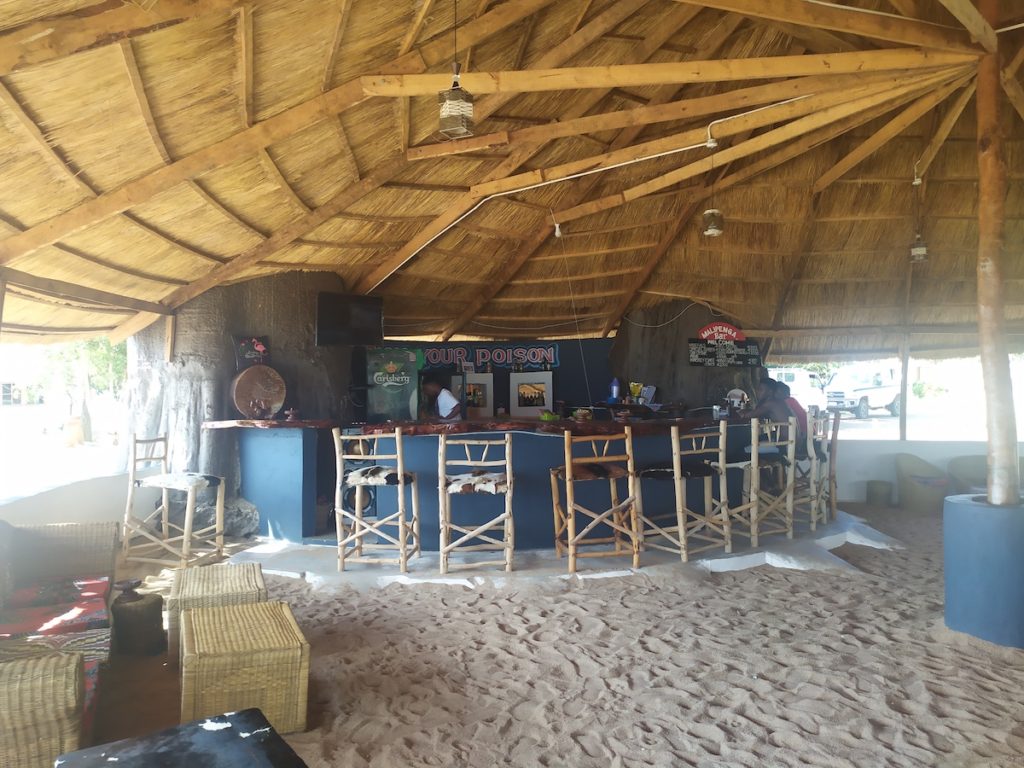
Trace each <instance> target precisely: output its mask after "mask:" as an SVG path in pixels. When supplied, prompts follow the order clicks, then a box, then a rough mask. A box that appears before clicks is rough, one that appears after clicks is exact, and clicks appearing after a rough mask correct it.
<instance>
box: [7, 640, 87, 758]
mask: <svg viewBox="0 0 1024 768" xmlns="http://www.w3.org/2000/svg"><path fill="white" fill-rule="evenodd" d="M82 704H83V687H82V654H80V653H50V654H45V655H41V656H26V657H25V658H16V659H14V660H11V661H6V662H3V663H0V765H2V766H3V767H4V768H45V767H46V766H50V765H53V761H54V758H56V757H57V756H58V755H60V754H61V753H62V752H67V751H69V750H73V749H78V745H79V743H80V738H81V730H82Z"/></svg>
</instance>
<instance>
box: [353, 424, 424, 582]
mask: <svg viewBox="0 0 1024 768" xmlns="http://www.w3.org/2000/svg"><path fill="white" fill-rule="evenodd" d="M333 433H334V453H335V458H336V462H337V470H338V483H337V487H336V488H335V492H334V513H335V519H336V520H337V526H338V570H339V571H344V570H345V563H346V561H348V560H351V561H353V562H358V563H398V566H399V568H400V569H401V571H402V573H405V572H407V571H408V569H409V558H410V557H415V556H416V555H418V554H419V553H420V502H419V493H418V491H417V488H416V475H415V473H412V472H406V471H405V459H404V458H403V454H402V430H401V429H397V428H396V429H395V431H394V432H389V433H388V434H385V435H342V434H341V429H339V428H337V427H335V428H334V430H333ZM391 439H393V440H394V441H395V452H394V453H383V452H381V450H380V441H381V440H391ZM346 462H348V464H347V465H346ZM385 485H390V486H394V487H395V488H396V490H397V492H398V509H397V510H396V511H395V512H392V513H391V514H382V513H381V512H380V509H379V503H380V500H379V499H378V509H377V510H376V515H374V516H372V517H368V516H366V514H365V510H366V507H367V495H368V494H367V492H366V490H367V488H368V487H371V486H385ZM346 487H348V488H354V489H355V505H354V506H355V508H354V509H353V510H348V509H345V505H344V491H345V488H346ZM406 487H408V488H409V489H410V495H411V497H412V517H411V518H410V517H409V515H408V513H407V508H406V503H405V489H406ZM370 552H383V553H389V552H391V553H395V554H396V555H397V556H396V557H386V556H385V557H370V556H368V555H367V553H370Z"/></svg>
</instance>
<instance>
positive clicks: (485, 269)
mask: <svg viewBox="0 0 1024 768" xmlns="http://www.w3.org/2000/svg"><path fill="white" fill-rule="evenodd" d="M1003 6H1004V8H1005V9H1006V11H1005V13H1004V19H1003V20H1002V21H1001V22H1000V24H999V25H998V26H997V29H1003V28H1005V27H1013V26H1015V25H1017V24H1019V23H1020V22H1022V21H1024V9H1021V8H1020V7H1019V3H1016V2H1009V1H1008V0H1004V3H1003ZM972 11H973V6H971V4H970V2H968V0H938V1H937V2H924V1H923V0H845V2H842V3H827V2H819V1H818V0H772V2H763V1H762V0H702V1H699V2H698V1H696V0H694V1H693V2H690V1H685V2H684V1H681V0H680V1H674V0H559V1H557V2H556V1H555V0H504V2H501V1H500V0H462V2H460V3H458V5H457V7H456V3H455V2H454V1H453V0H404V1H403V0H392V1H390V2H379V1H376V0H250V1H249V2H241V1H240V0H205V1H204V2H199V1H198V0H124V1H123V2H122V1H121V0H106V1H105V2H95V0H0V168H2V173H0V238H4V239H2V240H0V279H6V282H7V290H6V294H5V300H4V303H3V328H2V340H3V341H28V340H49V339H55V338H75V337H79V336H82V335H95V334H98V333H109V334H111V335H112V336H113V337H115V338H119V337H124V336H125V335H128V334H130V333H132V332H134V331H136V330H138V329H139V328H142V327H144V326H145V325H147V324H149V323H151V322H153V321H154V319H158V318H159V316H160V315H161V314H166V313H168V312H170V311H171V310H173V309H174V308H176V307H178V306H181V305H182V304H183V303H185V302H187V301H188V300H190V299H191V298H194V297H195V296H197V295H199V294H200V293H202V292H204V291H206V290H208V289H210V288H211V287H213V286H216V285H218V284H222V283H225V282H231V281H238V280H245V279H249V278H252V277H255V276H259V275H266V274H271V273H274V272H280V271H284V270H329V271H334V272H337V273H338V274H340V275H341V276H342V277H343V278H344V280H345V281H346V284H348V285H349V286H351V288H352V289H353V290H355V291H360V292H367V293H370V292H373V293H377V294H380V295H383V296H384V297H385V313H386V323H387V325H386V327H387V331H388V333H389V334H391V335H413V334H415V335H422V336H439V337H443V338H448V337H450V336H452V335H469V336H494V337H504V338H510V337H519V336H522V337H531V336H567V335H575V334H577V333H582V334H583V335H600V334H607V333H611V332H614V329H615V328H616V327H617V326H618V324H619V323H620V322H622V318H623V316H624V315H627V316H628V312H629V310H630V309H631V308H636V307H641V306H646V305H650V304H653V303H657V302H663V301H669V300H679V299H683V300H693V301H698V302H701V303H705V304H707V305H709V306H711V307H713V308H715V309H717V310H719V311H721V312H723V313H725V314H726V315H728V316H731V317H733V318H735V319H736V320H737V321H738V322H740V323H741V324H742V325H744V326H745V327H747V328H748V329H753V330H754V332H755V333H758V332H760V333H761V334H763V335H766V336H770V337H772V338H773V339H774V346H773V354H776V355H780V356H782V355H805V356H807V355H809V356H815V355H829V354H839V353H861V354H864V353H869V352H876V351H877V352H885V353H891V352H893V351H894V350H895V349H896V348H897V347H898V345H899V343H900V340H901V339H902V338H903V336H904V334H910V336H909V338H910V343H911V346H912V348H913V349H915V350H919V351H921V352H926V351H929V350H931V351H934V352H937V353H942V352H949V351H951V350H959V349H964V350H968V351H969V350H971V349H973V348H974V347H975V345H976V336H975V335H974V334H973V332H972V326H973V324H974V323H975V320H976V310H975V296H976V287H975V255H976V251H977V224H976V221H975V216H976V210H977V202H976V199H977V176H978V174H977V159H976V151H975V135H976V129H975V114H974V98H973V97H974V75H975V73H976V71H977V63H978V59H979V57H980V56H981V55H982V54H983V53H984V51H985V48H986V47H988V48H992V47H993V46H994V45H995V44H996V40H998V47H999V50H1000V53H1001V56H1002V67H1003V71H1002V74H1003V82H1004V91H1005V99H1004V103H1003V112H1002V123H1003V129H1004V136H1005V139H1006V141H1005V156H1006V162H1007V166H1008V168H1009V195H1008V198H1007V201H1006V215H1007V221H1006V261H1005V277H1006V281H1005V288H1006V302H1007V305H1006V315H1007V318H1008V320H1009V323H1010V329H1011V330H1012V331H1014V332H1016V331H1020V330H1021V329H1022V328H1024V263H1022V258H1021V253H1022V250H1024V185H1022V180H1024V162H1022V160H1024V123H1022V117H1024V88H1022V86H1021V82H1020V80H1019V79H1018V74H1019V72H1018V70H1019V69H1020V68H1021V64H1022V62H1024V47H1022V43H1024V29H1020V30H1014V29H1009V30H1006V31H1002V32H999V34H998V36H996V35H995V34H994V33H993V30H992V27H990V26H987V25H985V24H984V22H981V21H980V17H979V16H978V15H977V13H976V12H972ZM456 12H457V14H458V29H459V31H458V35H457V42H456V40H455V36H453V34H452V30H453V27H454V25H455V16H456ZM968 30H970V32H968ZM972 34H973V36H974V37H975V38H977V40H974V39H972ZM456 46H457V48H458V58H459V60H460V61H461V62H462V63H463V66H464V71H465V74H464V76H463V85H464V86H465V87H466V88H467V89H468V90H470V91H471V92H474V93H475V94H476V96H477V100H476V127H475V134H476V136H475V137H474V138H473V139H469V140H465V141H463V142H445V141H442V140H441V139H442V137H440V136H439V135H438V133H437V125H438V118H437V103H436V101H437V100H436V92H437V91H438V90H441V89H443V88H446V87H448V84H449V82H450V76H449V75H448V74H447V73H448V72H450V67H451V61H452V58H453V54H454V50H455V47H456ZM694 62H698V63H694ZM531 70H533V71H531ZM538 70H543V72H541V71H538ZM712 121H714V122H712ZM709 123H711V127H710V128H709ZM709 132H710V134H711V135H713V136H714V138H715V140H716V141H717V142H718V146H717V148H715V149H710V148H708V147H706V146H704V144H705V143H706V142H707V137H708V135H709ZM637 160H639V162H634V161H637ZM595 168H607V169H608V170H604V171H601V172H597V173H585V172H587V171H592V170H593V169H595ZM915 168H916V173H917V175H919V176H920V177H921V178H922V179H923V183H922V184H921V185H920V186H914V185H912V183H911V181H912V180H913V179H914V176H915ZM580 174H582V175H580ZM567 176H573V177H574V178H572V179H569V180H561V181H559V180H560V179H563V178H564V177H567ZM552 181H554V183H542V182H552ZM709 207H715V208H718V209H721V210H722V211H723V213H724V215H725V219H726V227H725V234H724V235H723V236H721V237H719V238H708V237H705V236H703V235H702V234H701V229H702V227H701V214H702V212H703V211H704V209H706V208H709ZM555 222H558V227H559V230H560V233H561V236H560V237H555V236H554V229H555V227H554V224H555ZM918 222H919V223H918ZM918 230H919V231H920V234H921V236H922V237H923V239H924V241H925V242H926V243H927V244H928V247H929V259H928V261H927V263H925V264H918V265H911V263H910V258H909V247H910V245H911V243H912V242H913V240H914V235H915V232H916V231H918ZM1015 338H1016V337H1015Z"/></svg>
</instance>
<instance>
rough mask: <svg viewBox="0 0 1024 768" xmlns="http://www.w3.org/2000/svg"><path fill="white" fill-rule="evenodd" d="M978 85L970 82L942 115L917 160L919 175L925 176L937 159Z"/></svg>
mask: <svg viewBox="0 0 1024 768" xmlns="http://www.w3.org/2000/svg"><path fill="white" fill-rule="evenodd" d="M975 88H976V85H975V84H974V82H971V83H970V84H968V86H967V87H966V88H964V89H963V90H962V91H960V93H959V95H958V96H957V97H956V99H955V100H954V101H953V103H952V104H950V106H949V109H948V110H946V113H945V114H944V115H943V116H942V120H940V121H939V124H938V125H937V126H936V127H935V133H933V134H932V137H931V139H929V140H928V144H927V145H926V146H925V148H924V152H922V153H921V158H920V159H919V160H918V161H917V166H916V171H917V175H918V176H921V177H923V176H924V175H925V174H926V173H928V169H929V168H931V165H932V161H933V160H935V156H936V155H937V154H939V150H940V149H942V145H943V144H945V142H946V139H947V138H948V137H949V133H950V131H952V130H953V126H954V125H956V121H957V120H959V119H960V115H961V114H962V113H963V111H964V108H965V107H966V106H967V104H968V102H970V100H971V98H972V97H973V96H974V89H975Z"/></svg>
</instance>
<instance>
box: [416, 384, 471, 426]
mask: <svg viewBox="0 0 1024 768" xmlns="http://www.w3.org/2000/svg"><path fill="white" fill-rule="evenodd" d="M423 394H425V395H426V396H427V397H428V398H430V399H431V400H433V401H434V413H435V415H437V416H438V417H439V418H440V419H442V420H443V421H458V420H459V419H461V418H462V403H460V402H459V401H458V399H457V398H456V397H455V395H453V394H452V393H451V392H450V391H449V390H447V389H445V388H444V387H442V386H441V382H439V381H437V380H436V379H432V378H428V379H424V380H423Z"/></svg>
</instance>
